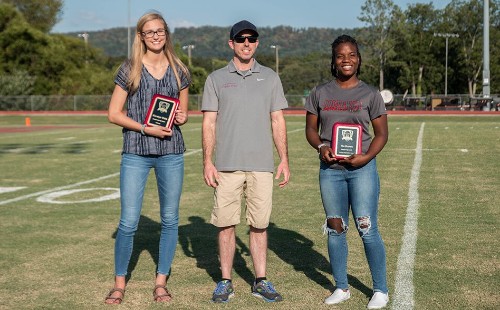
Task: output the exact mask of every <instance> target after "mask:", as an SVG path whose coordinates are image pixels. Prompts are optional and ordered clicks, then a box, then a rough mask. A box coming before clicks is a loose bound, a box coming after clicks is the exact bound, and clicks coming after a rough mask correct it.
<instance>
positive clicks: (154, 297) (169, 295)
mask: <svg viewBox="0 0 500 310" xmlns="http://www.w3.org/2000/svg"><path fill="white" fill-rule="evenodd" d="M159 288H162V289H164V290H165V292H166V293H165V294H161V295H159V294H157V293H156V290H157V289H159ZM164 297H170V299H169V300H158V299H159V298H160V299H162V298H164ZM153 300H154V301H156V302H169V301H171V300H172V295H171V294H170V293H169V291H168V289H167V285H166V284H165V285H162V284H157V285H155V288H154V289H153Z"/></svg>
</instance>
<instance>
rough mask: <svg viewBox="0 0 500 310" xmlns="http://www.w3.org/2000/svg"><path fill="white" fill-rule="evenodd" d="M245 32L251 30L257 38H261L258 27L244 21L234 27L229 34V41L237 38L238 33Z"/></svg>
mask: <svg viewBox="0 0 500 310" xmlns="http://www.w3.org/2000/svg"><path fill="white" fill-rule="evenodd" d="M243 30H251V31H253V32H254V33H255V36H256V37H258V36H259V33H258V32H257V27H255V25H254V24H252V23H251V22H249V21H248V20H242V21H239V22H237V23H236V24H234V25H233V27H232V28H231V32H229V39H231V40H232V39H234V37H235V36H237V35H238V33H240V32H242V31H243Z"/></svg>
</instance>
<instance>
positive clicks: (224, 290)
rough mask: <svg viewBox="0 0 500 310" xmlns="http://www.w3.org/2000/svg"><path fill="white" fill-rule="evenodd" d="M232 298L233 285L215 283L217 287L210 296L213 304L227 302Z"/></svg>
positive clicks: (225, 281)
mask: <svg viewBox="0 0 500 310" xmlns="http://www.w3.org/2000/svg"><path fill="white" fill-rule="evenodd" d="M233 296H234V289H233V283H231V282H230V281H227V280H224V281H220V282H219V283H217V287H216V288H215V290H214V294H213V295H212V301H213V302H217V303H219V302H228V301H229V299H231V298H232V297H233Z"/></svg>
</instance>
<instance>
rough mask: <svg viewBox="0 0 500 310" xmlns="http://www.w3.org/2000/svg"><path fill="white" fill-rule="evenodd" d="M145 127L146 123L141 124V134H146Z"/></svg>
mask: <svg viewBox="0 0 500 310" xmlns="http://www.w3.org/2000/svg"><path fill="white" fill-rule="evenodd" d="M144 128H146V124H142V126H141V135H143V136H145V135H146V133H145V132H144Z"/></svg>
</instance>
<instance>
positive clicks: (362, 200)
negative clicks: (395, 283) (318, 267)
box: [319, 158, 388, 293]
mask: <svg viewBox="0 0 500 310" xmlns="http://www.w3.org/2000/svg"><path fill="white" fill-rule="evenodd" d="M319 184H320V190H321V199H322V201H323V208H324V209H325V213H326V218H327V221H328V219H341V220H342V226H341V227H342V228H343V229H341V231H340V232H339V231H336V230H335V229H332V227H330V226H329V225H328V224H327V223H328V222H326V225H325V230H326V232H327V233H328V255H329V257H330V265H331V267H332V273H333V278H334V280H335V285H336V287H337V288H340V289H347V288H348V286H349V285H348V281H347V253H348V249H347V237H346V233H347V231H348V227H349V207H350V208H351V210H352V215H353V218H354V220H355V223H356V229H357V230H358V233H359V235H360V237H361V239H362V240H363V245H364V249H365V255H366V259H367V261H368V265H369V267H370V272H371V276H372V281H373V291H374V292H382V293H387V292H388V288H387V276H386V255H385V246H384V242H383V241H382V237H381V236H380V233H379V231H378V226H377V211H378V200H379V193H380V181H379V176H378V172H377V164H376V159H375V158H374V159H372V160H371V161H370V162H369V163H368V164H366V165H365V166H363V167H361V168H353V167H346V168H343V167H339V169H332V168H330V166H329V165H327V164H325V163H323V162H322V163H321V166H320V172H319Z"/></svg>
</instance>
